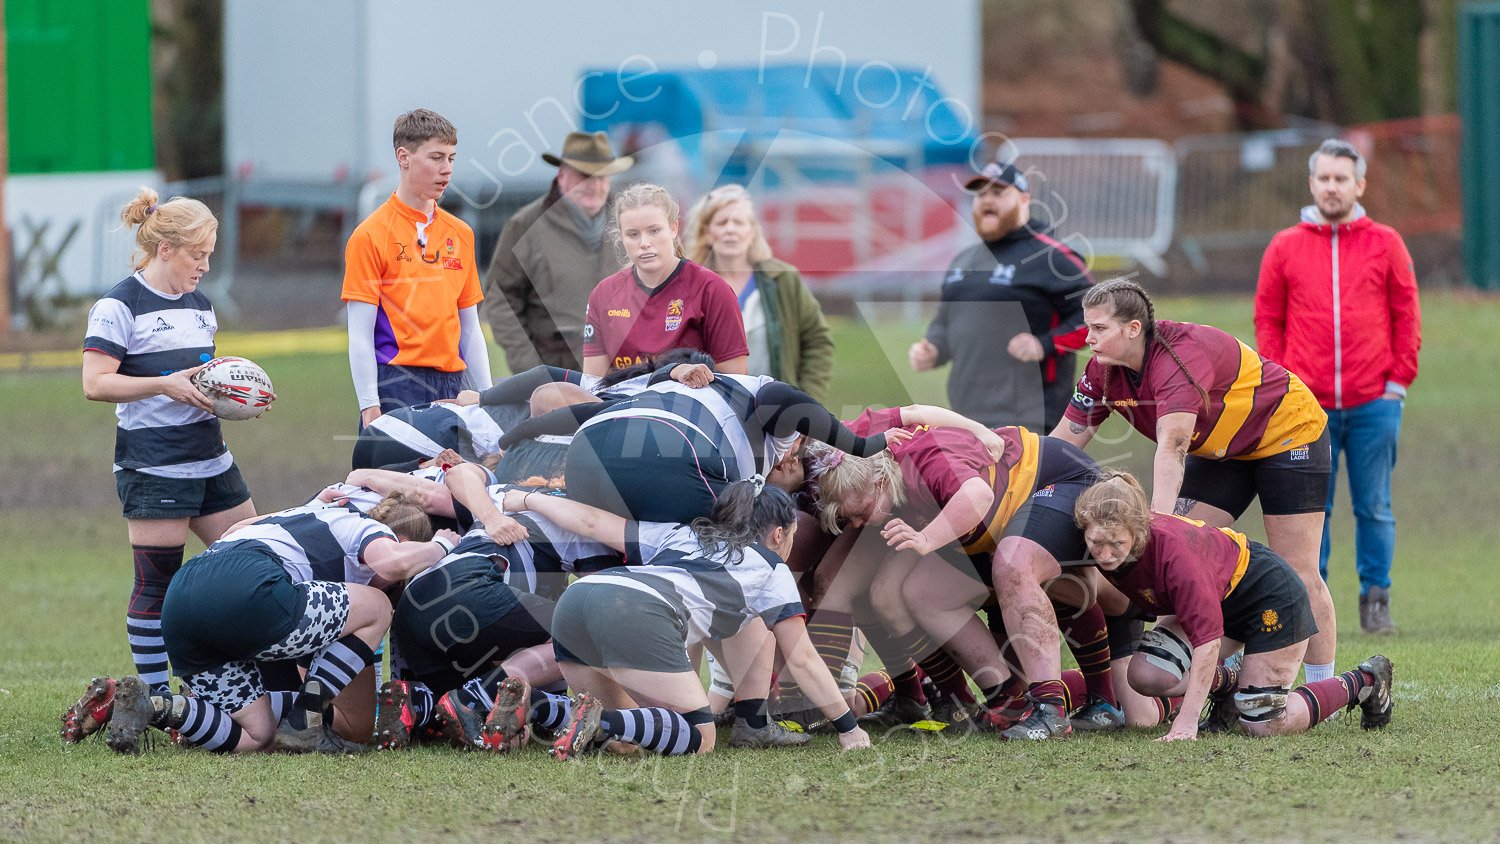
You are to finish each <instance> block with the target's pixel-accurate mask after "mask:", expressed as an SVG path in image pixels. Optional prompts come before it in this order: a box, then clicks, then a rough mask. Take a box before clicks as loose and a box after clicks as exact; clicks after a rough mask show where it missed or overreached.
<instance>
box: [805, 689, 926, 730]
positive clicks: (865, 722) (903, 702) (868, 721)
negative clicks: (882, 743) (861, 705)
mask: <svg viewBox="0 0 1500 844" xmlns="http://www.w3.org/2000/svg"><path fill="white" fill-rule="evenodd" d="M820 714H821V711H820ZM931 720H932V707H931V706H928V705H927V704H925V703H918V702H917V701H916V699H915V698H910V697H906V696H905V695H891V696H890V697H888V698H886V700H885V703H882V704H881V705H880V708H879V709H877V710H875V711H874V712H871V713H869V714H868V715H865V716H864V717H862V718H860V719H859V724H860V726H862V727H864V728H865V729H870V728H871V727H874V728H876V729H879V728H882V727H901V726H905V725H907V724H915V723H917V722H918V721H931Z"/></svg>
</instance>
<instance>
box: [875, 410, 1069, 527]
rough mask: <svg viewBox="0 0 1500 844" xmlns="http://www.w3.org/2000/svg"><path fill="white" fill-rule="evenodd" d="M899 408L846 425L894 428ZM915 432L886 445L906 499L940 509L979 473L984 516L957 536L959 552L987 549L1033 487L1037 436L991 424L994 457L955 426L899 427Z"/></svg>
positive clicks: (1039, 446)
mask: <svg viewBox="0 0 1500 844" xmlns="http://www.w3.org/2000/svg"><path fill="white" fill-rule="evenodd" d="M900 412H901V411H900V409H899V408H891V409H888V410H867V411H865V412H864V413H862V414H860V417H859V418H858V419H856V420H854V422H853V423H851V424H850V425H849V429H850V430H852V431H854V433H856V434H859V435H860V436H870V435H872V434H877V433H880V432H882V431H887V430H890V429H891V428H893V427H897V423H898V422H899V421H900ZM904 427H905V428H906V429H907V430H909V431H912V432H913V433H915V434H916V436H914V437H912V438H911V439H910V440H908V441H906V442H904V443H892V444H891V445H890V450H891V456H892V457H894V458H895V459H896V464H897V465H898V466H900V467H901V476H902V479H903V480H904V482H905V483H904V485H905V487H906V497H907V500H908V501H909V502H919V503H920V502H930V503H932V504H935V505H936V506H937V507H939V508H941V507H943V506H945V505H946V504H947V503H948V502H949V501H951V500H953V496H955V495H957V494H958V488H959V487H961V486H963V485H964V483H965V482H966V481H968V480H970V479H971V478H980V479H982V480H983V481H984V482H985V483H986V484H988V485H989V487H990V489H991V490H992V491H993V492H994V493H995V500H994V503H992V504H991V505H990V508H989V511H988V512H987V513H985V515H984V519H983V520H982V521H980V523H979V524H978V525H976V526H975V527H974V528H973V529H971V530H970V531H969V532H968V533H965V534H964V535H963V536H961V537H959V543H960V544H962V545H963V547H964V551H965V553H969V554H988V553H991V552H993V551H994V550H995V544H996V543H997V542H998V541H999V539H1000V537H1001V536H1003V535H1004V533H1005V525H1006V523H1007V522H1009V521H1010V518H1011V516H1014V515H1015V513H1016V510H1018V509H1020V506H1021V504H1022V503H1024V502H1025V501H1026V499H1027V498H1028V497H1029V496H1030V495H1031V494H1032V493H1033V492H1036V481H1037V463H1038V460H1039V457H1040V453H1041V442H1040V438H1039V437H1038V436H1037V435H1036V434H1034V433H1032V432H1030V431H1028V430H1026V429H1025V428H1021V427H1016V426H1007V427H1003V428H996V429H994V430H995V433H996V434H998V435H999V436H1000V439H1001V440H1002V441H1004V443H1005V453H1004V454H1003V455H1002V456H1001V458H1000V460H999V461H998V462H996V460H995V458H994V457H992V456H990V452H989V449H987V448H985V447H984V443H982V442H980V441H979V438H978V437H976V436H974V435H973V434H971V433H969V432H968V431H965V430H963V429H961V428H933V427H928V426H926V425H915V426H913V425H908V426H904Z"/></svg>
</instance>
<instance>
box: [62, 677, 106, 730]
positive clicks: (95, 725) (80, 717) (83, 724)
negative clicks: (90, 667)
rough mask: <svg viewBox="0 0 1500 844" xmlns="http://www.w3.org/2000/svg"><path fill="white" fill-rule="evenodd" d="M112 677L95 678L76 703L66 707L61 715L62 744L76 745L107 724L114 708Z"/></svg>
mask: <svg viewBox="0 0 1500 844" xmlns="http://www.w3.org/2000/svg"><path fill="white" fill-rule="evenodd" d="M117 685H118V684H117V683H116V681H115V679H114V678H113V677H95V678H94V679H93V680H91V681H90V682H89V687H88V689H86V690H85V691H84V693H83V697H80V698H79V699H78V702H77V703H75V704H73V705H72V706H70V707H68V708H67V710H66V711H65V712H63V715H62V740H63V743H64V744H77V743H78V742H80V741H83V740H84V739H86V738H88V737H89V736H91V735H93V734H94V733H97V732H99V730H101V729H103V728H104V725H105V724H107V723H109V713H110V710H112V709H114V706H115V688H116V686H117Z"/></svg>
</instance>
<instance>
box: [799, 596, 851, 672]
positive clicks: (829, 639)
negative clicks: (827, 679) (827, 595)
mask: <svg viewBox="0 0 1500 844" xmlns="http://www.w3.org/2000/svg"><path fill="white" fill-rule="evenodd" d="M807 638H808V639H810V640H812V643H813V647H814V648H816V649H817V651H818V656H820V657H822V658H823V664H824V665H826V666H828V670H829V671H831V672H832V673H833V675H834V676H835V677H837V676H838V675H839V672H841V671H843V670H844V662H845V660H847V659H848V658H849V647H850V644H851V643H852V642H853V640H854V617H853V616H851V615H849V614H848V613H842V612H830V611H827V610H819V611H818V612H817V613H815V614H814V615H813V617H812V620H811V621H809V622H808V623H807Z"/></svg>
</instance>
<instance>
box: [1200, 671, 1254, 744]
mask: <svg viewBox="0 0 1500 844" xmlns="http://www.w3.org/2000/svg"><path fill="white" fill-rule="evenodd" d="M1244 661H1245V652H1244V651H1235V652H1234V653H1232V654H1230V655H1229V658H1228V659H1226V660H1224V667H1225V668H1227V669H1229V671H1230V672H1231V673H1232V674H1233V675H1234V676H1233V677H1232V678H1230V682H1229V688H1228V689H1226V690H1225V691H1222V692H1219V693H1218V694H1216V695H1214V694H1211V695H1209V696H1208V705H1207V706H1206V707H1204V709H1203V719H1202V720H1201V721H1199V722H1198V732H1199V733H1200V734H1203V735H1208V734H1210V733H1233V732H1238V731H1239V728H1240V709H1239V707H1238V706H1235V705H1234V693H1235V692H1236V691H1238V690H1239V686H1240V682H1239V681H1240V666H1241V665H1242V664H1243V663H1244Z"/></svg>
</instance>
